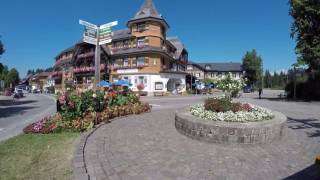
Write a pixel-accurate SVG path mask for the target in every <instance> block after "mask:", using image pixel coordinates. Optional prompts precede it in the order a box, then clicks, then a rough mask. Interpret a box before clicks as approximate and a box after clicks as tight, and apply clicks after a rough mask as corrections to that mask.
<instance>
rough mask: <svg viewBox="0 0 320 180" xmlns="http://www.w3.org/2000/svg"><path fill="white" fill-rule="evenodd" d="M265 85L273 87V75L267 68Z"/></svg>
mask: <svg viewBox="0 0 320 180" xmlns="http://www.w3.org/2000/svg"><path fill="white" fill-rule="evenodd" d="M264 87H265V88H271V87H272V75H271V73H270V71H269V70H266V72H265V74H264Z"/></svg>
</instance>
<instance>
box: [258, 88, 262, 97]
mask: <svg viewBox="0 0 320 180" xmlns="http://www.w3.org/2000/svg"><path fill="white" fill-rule="evenodd" d="M261 94H262V88H259V99H261Z"/></svg>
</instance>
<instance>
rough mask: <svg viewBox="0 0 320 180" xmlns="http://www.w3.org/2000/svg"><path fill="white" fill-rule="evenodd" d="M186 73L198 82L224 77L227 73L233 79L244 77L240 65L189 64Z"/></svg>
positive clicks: (232, 63)
mask: <svg viewBox="0 0 320 180" xmlns="http://www.w3.org/2000/svg"><path fill="white" fill-rule="evenodd" d="M187 73H188V74H190V75H192V76H193V77H195V78H197V79H198V80H205V79H218V78H223V77H225V76H226V75H227V74H228V73H231V74H232V77H234V78H237V79H239V78H241V77H243V75H244V69H243V66H242V64H241V63H234V62H229V63H191V62H190V63H189V64H188V65H187Z"/></svg>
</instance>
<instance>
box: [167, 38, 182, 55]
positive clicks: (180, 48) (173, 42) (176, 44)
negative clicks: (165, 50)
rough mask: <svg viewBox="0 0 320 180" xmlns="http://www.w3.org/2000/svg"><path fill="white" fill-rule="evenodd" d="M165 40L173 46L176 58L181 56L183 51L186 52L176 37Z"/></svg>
mask: <svg viewBox="0 0 320 180" xmlns="http://www.w3.org/2000/svg"><path fill="white" fill-rule="evenodd" d="M167 40H168V41H169V42H171V44H173V45H174V47H175V48H176V49H177V58H179V57H180V56H181V53H182V52H183V50H185V51H186V49H185V47H184V45H183V44H182V42H181V41H180V39H179V38H178V37H168V38H167Z"/></svg>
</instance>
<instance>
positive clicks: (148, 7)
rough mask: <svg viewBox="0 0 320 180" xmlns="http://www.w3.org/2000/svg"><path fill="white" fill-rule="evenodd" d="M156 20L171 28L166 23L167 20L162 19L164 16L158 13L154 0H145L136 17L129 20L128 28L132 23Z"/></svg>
mask: <svg viewBox="0 0 320 180" xmlns="http://www.w3.org/2000/svg"><path fill="white" fill-rule="evenodd" d="M150 18H151V19H154V20H156V21H160V22H161V23H163V24H164V26H165V27H166V28H169V25H168V23H167V22H166V21H165V19H163V18H162V16H161V15H160V14H159V13H158V10H157V8H156V7H155V5H154V3H153V1H152V0H145V1H144V3H143V4H142V6H141V7H140V10H139V11H138V12H137V13H136V15H135V16H134V17H133V18H132V19H131V20H129V22H128V26H130V24H131V23H132V22H139V21H141V20H144V19H150Z"/></svg>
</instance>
